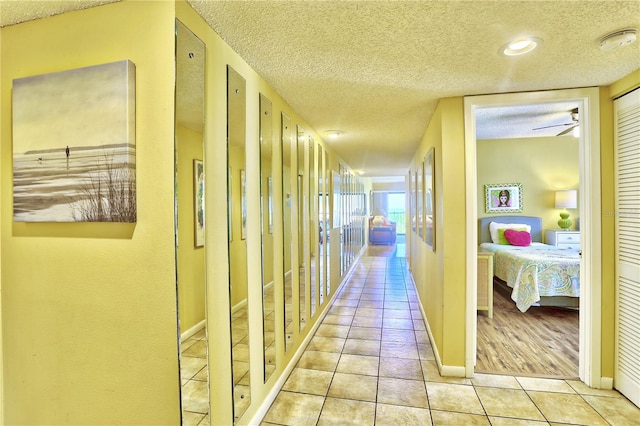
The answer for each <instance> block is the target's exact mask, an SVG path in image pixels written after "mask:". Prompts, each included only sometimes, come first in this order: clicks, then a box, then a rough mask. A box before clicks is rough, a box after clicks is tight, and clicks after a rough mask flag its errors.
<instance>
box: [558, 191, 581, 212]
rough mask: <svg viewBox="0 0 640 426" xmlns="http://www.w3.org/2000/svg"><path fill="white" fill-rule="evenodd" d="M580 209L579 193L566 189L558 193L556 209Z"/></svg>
mask: <svg viewBox="0 0 640 426" xmlns="http://www.w3.org/2000/svg"><path fill="white" fill-rule="evenodd" d="M577 207H578V191H576V190H575V189H565V190H562V191H556V209H575V208H577Z"/></svg>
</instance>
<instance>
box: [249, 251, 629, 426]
mask: <svg viewBox="0 0 640 426" xmlns="http://www.w3.org/2000/svg"><path fill="white" fill-rule="evenodd" d="M402 253H404V250H402ZM367 254H368V255H369V256H367V257H363V258H362V259H361V260H360V261H359V262H358V264H357V265H356V266H355V268H354V271H353V273H352V274H351V276H350V277H349V279H348V282H347V283H346V284H345V285H344V286H343V287H342V288H341V289H340V292H339V294H338V295H337V298H336V299H335V301H334V303H333V306H332V307H331V308H330V310H329V312H328V313H327V315H326V317H325V318H324V319H323V321H322V323H321V324H320V326H319V328H318V330H317V332H316V334H315V335H314V337H313V338H312V340H311V342H310V343H309V345H308V347H307V348H306V350H305V352H304V354H303V355H302V357H301V358H300V360H299V361H298V363H297V365H296V367H295V368H294V370H293V371H292V373H291V375H290V376H289V378H288V379H287V381H286V382H285V384H284V386H283V388H282V390H281V391H280V393H279V394H278V396H277V397H276V399H275V401H274V403H273V404H272V406H271V407H270V408H269V411H268V412H267V414H266V415H265V417H264V419H263V421H262V423H261V424H262V425H295V426H306V425H346V424H351V425H358V426H361V425H374V424H375V425H394V426H398V425H402V426H405V425H431V424H433V425H517V424H523V425H524V424H540V425H543V424H549V423H563V424H581V425H586V424H588V425H607V424H611V425H631V424H640V423H638V419H639V418H640V417H639V416H638V414H639V412H638V409H637V408H636V407H635V406H634V405H633V404H631V403H630V402H629V401H627V400H626V399H625V398H624V397H622V396H621V395H620V394H619V393H618V392H616V391H603V390H595V389H589V388H588V387H586V386H585V385H584V384H583V383H581V382H579V381H572V380H555V379H537V378H526V377H511V376H498V375H485V374H476V375H475V377H474V378H473V379H465V378H450V377H440V375H439V373H438V368H437V364H436V361H435V358H434V354H433V350H432V347H431V345H430V343H429V337H428V334H427V331H426V328H425V323H424V321H423V320H422V316H421V312H420V308H419V305H418V301H417V295H416V290H415V287H414V284H413V281H412V278H411V275H410V273H409V271H408V270H407V266H406V260H405V258H404V257H388V256H387V257H380V256H379V255H378V256H377V257H374V256H370V254H372V253H371V252H368V253H367ZM396 255H398V256H399V254H396Z"/></svg>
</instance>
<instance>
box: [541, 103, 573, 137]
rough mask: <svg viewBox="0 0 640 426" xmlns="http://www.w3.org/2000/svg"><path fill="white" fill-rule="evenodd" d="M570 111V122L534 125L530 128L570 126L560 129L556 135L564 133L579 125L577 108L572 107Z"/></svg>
mask: <svg viewBox="0 0 640 426" xmlns="http://www.w3.org/2000/svg"><path fill="white" fill-rule="evenodd" d="M570 113H571V123H564V124H554V125H552V126H543V127H536V128H535V129H532V130H541V129H548V128H550V127H564V126H570V127H568V128H566V129H564V130H563V131H561V132H560V133H558V134H557V135H556V136H563V135H566V134H567V133H569V132H571V131H572V130H573V129H574V128H576V127H578V126H579V125H580V117H579V115H578V108H574V109H572V110H571V111H570Z"/></svg>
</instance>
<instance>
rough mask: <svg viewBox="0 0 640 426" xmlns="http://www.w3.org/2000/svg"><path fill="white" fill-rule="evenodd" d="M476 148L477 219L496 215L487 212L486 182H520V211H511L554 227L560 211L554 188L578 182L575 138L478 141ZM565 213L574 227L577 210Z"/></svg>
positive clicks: (574, 187) (571, 186)
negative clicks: (539, 218)
mask: <svg viewBox="0 0 640 426" xmlns="http://www.w3.org/2000/svg"><path fill="white" fill-rule="evenodd" d="M476 147H477V151H476V153H477V154H476V155H477V174H478V193H477V197H478V218H482V217H491V216H496V214H495V213H486V209H485V185H486V184H503V183H520V184H522V207H523V210H522V213H510V214H515V215H527V216H536V217H541V218H542V229H543V230H545V229H557V228H558V224H557V222H558V219H560V216H559V212H560V211H561V210H558V209H556V208H555V207H554V205H555V204H554V203H555V198H554V197H555V194H554V191H555V190H558V189H578V186H579V183H580V176H579V167H578V166H579V158H578V139H577V138H574V137H571V136H564V137H550V138H523V139H498V140H479V141H477V145H476ZM578 196H580V194H578ZM568 212H569V213H570V214H571V216H570V217H571V218H572V220H573V222H574V223H573V226H572V229H575V226H576V221H575V219H576V218H578V217H580V214H579V211H578V209H569V210H568ZM543 234H544V232H543ZM543 238H544V236H543Z"/></svg>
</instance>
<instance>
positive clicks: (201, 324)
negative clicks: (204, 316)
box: [180, 320, 207, 343]
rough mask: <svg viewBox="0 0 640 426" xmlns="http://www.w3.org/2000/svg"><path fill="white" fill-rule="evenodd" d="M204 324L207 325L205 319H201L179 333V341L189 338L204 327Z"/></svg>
mask: <svg viewBox="0 0 640 426" xmlns="http://www.w3.org/2000/svg"><path fill="white" fill-rule="evenodd" d="M206 326H207V320H202V321H200V322H199V323H197V324H196V325H194V326H193V327H191V328H190V329H188V330H185V332H184V333H181V334H180V343H182V342H184V341H185V340H187V339H188V338H190V337H191V336H193V335H194V334H196V333H197V332H199V331H200V330H202V329H204V328H205V327H206Z"/></svg>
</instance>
